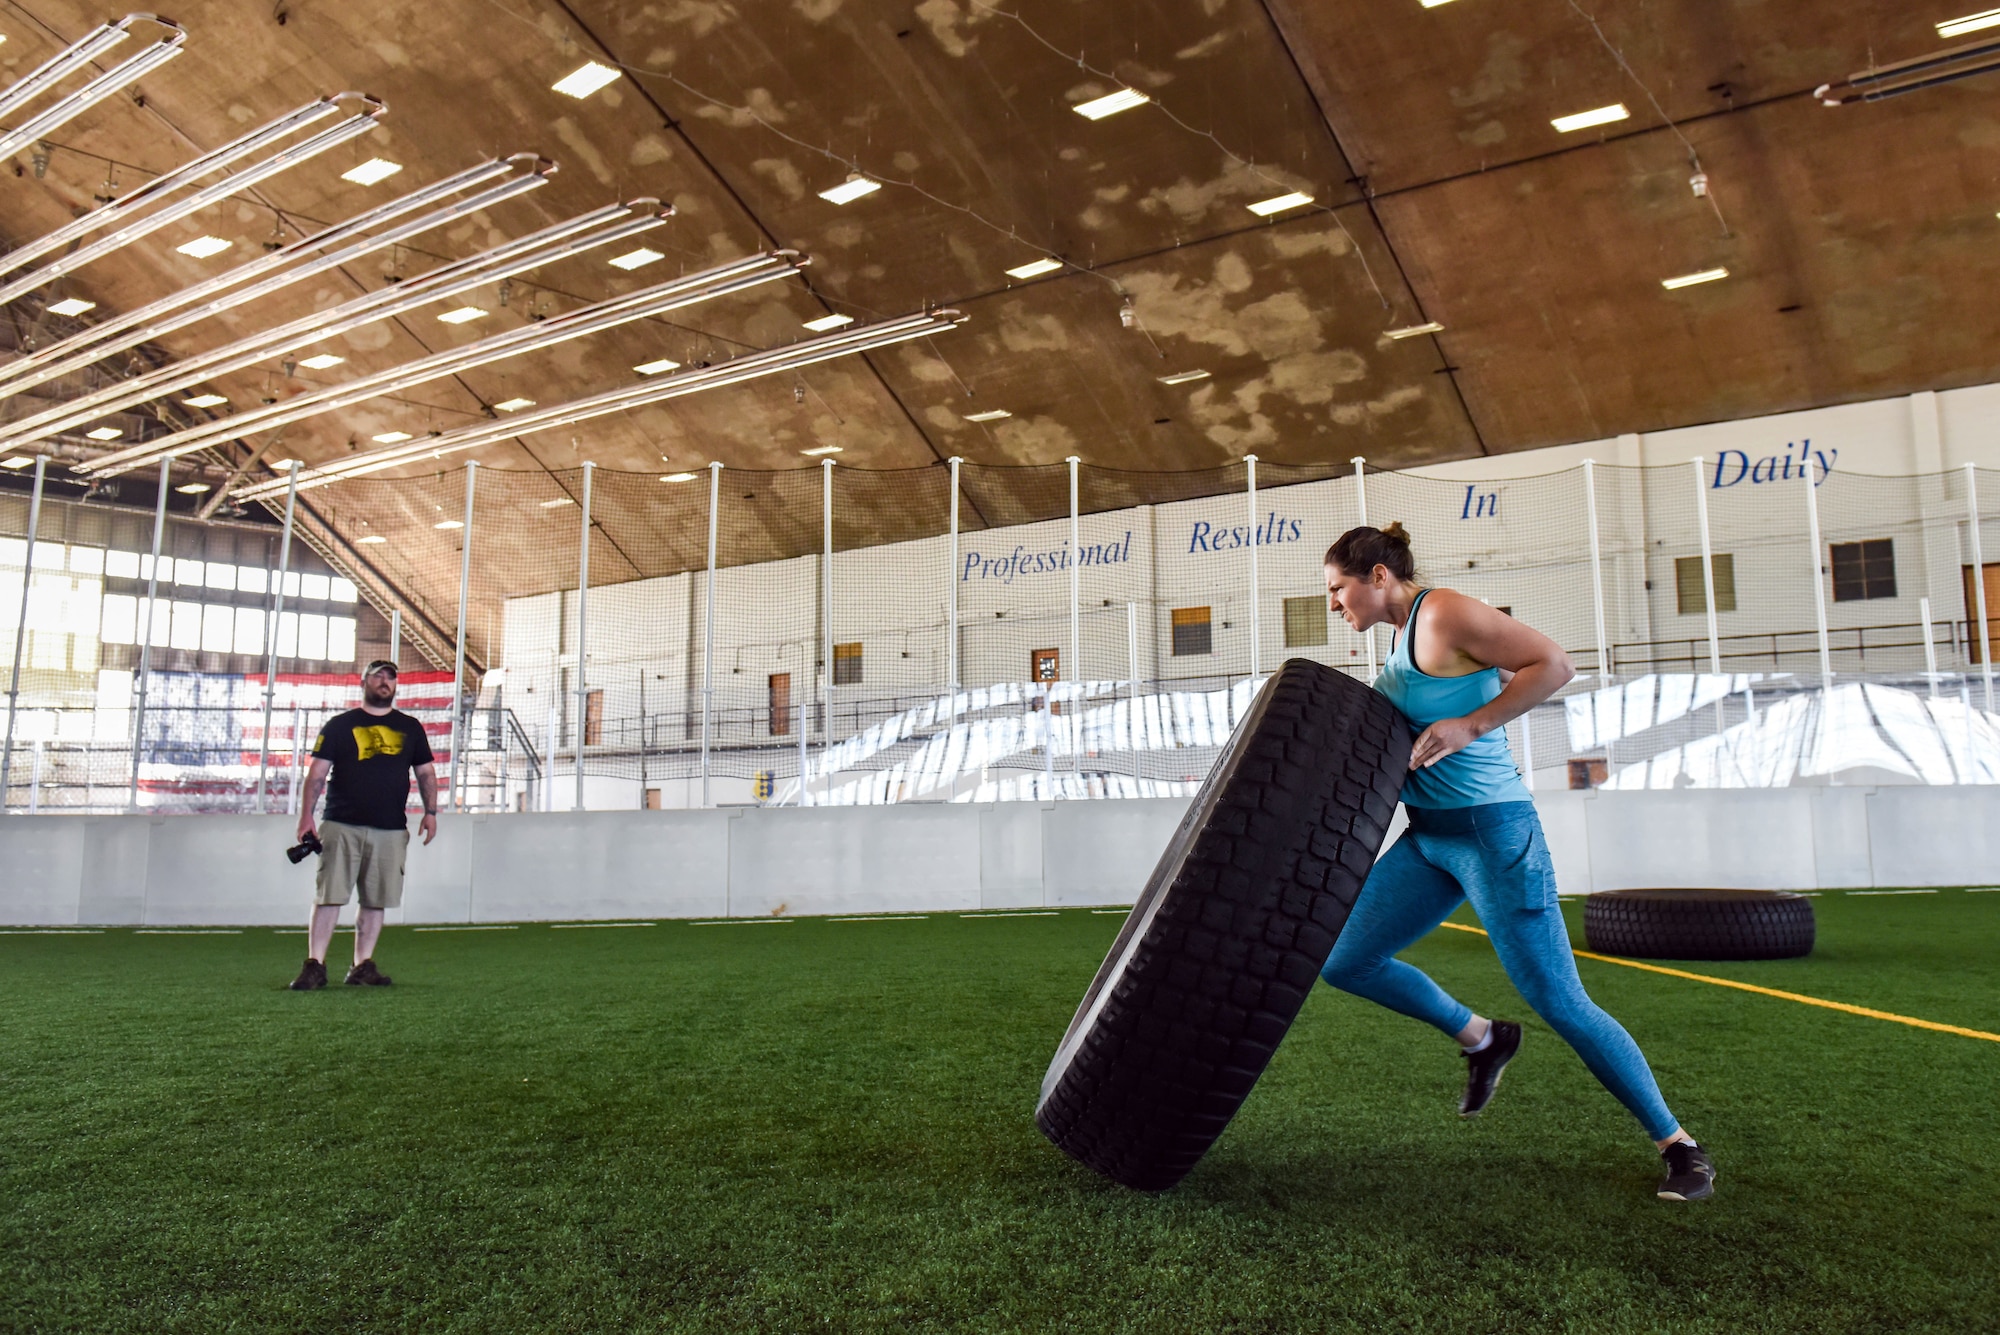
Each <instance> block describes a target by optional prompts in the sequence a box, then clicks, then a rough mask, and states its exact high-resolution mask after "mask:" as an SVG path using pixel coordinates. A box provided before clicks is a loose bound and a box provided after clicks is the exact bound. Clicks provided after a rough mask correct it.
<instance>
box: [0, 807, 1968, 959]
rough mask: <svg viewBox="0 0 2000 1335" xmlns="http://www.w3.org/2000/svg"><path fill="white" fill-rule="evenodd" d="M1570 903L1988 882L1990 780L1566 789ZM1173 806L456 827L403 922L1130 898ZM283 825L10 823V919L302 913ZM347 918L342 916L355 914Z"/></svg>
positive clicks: (181, 820) (6, 824)
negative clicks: (1630, 890) (1602, 894)
mask: <svg viewBox="0 0 2000 1335" xmlns="http://www.w3.org/2000/svg"><path fill="white" fill-rule="evenodd" d="M1538 805H1539V806H1540V808H1541V812H1542V819H1543V823H1544V825H1545V827H1546V828H1547V831H1548V836H1549V844H1550V847H1551V849H1552V851H1553V853H1554V856H1555V862H1556V874H1557V879H1558V882H1559V883H1560V884H1561V886H1562V888H1563V890H1564V891H1565V892H1566V893H1571V894H1580V893H1584V892H1587V891H1590V890H1612V889H1619V888H1623V887H1631V886H1694V885H1720V886H1742V887H1748V888H1755V889H1813V888H1826V889H1834V888H1846V887H1856V886H1921V885H1968V884H1974V885H1976V884H1982V883H1985V882H1988V881H1992V880H1994V879H1995V870H1996V868H2000V819H1996V818H2000V787H1991V786H1989V787H1967V788H1879V789H1877V788H1787V789H1774V790H1770V791H1759V792H1704V791H1700V790H1679V791H1673V792H1658V793H1612V792H1603V791H1595V792H1579V793H1571V792H1560V793H1544V794H1541V795H1540V798H1539V800H1538ZM1185 810H1186V801H1185V800H1184V799H1172V798H1162V799H1154V800H1145V801H1128V802H1058V803H1046V804H1035V803H1026V802H1022V803H1002V804H997V805H986V806H976V805H969V804H967V805H919V804H908V805H903V806H890V807H842V808H825V809H815V808H806V809H803V810H799V809H790V808H780V809H768V810H758V809H735V810H715V811H624V812H609V811H592V812H583V813H573V812H558V813H554V814H550V815H532V816H446V817H445V818H444V819H443V821H442V823H441V828H440V831H439V835H438V838H437V841H436V842H435V843H434V844H432V845H431V846H430V847H428V848H425V847H421V846H413V847H412V848H411V850H410V859H409V871H408V879H407V881H406V884H405V891H404V901H403V907H402V909H401V910H400V911H398V912H395V913H392V914H391V921H399V922H412V923H418V922H432V923H454V922H506V921H534V920H587V919H617V918H627V917H633V918H670V917H673V918H687V917H724V916H735V917H755V916H760V915H770V914H777V915H786V916H791V915H810V914H830V913H881V912H921V911H936V912H950V911H963V910H976V909H995V908H1025V907H1041V906H1058V907H1059V906H1065V905H1079V904H1121V903H1130V902H1131V901H1132V899H1133V897H1134V896H1135V895H1136V894H1137V892H1138V890H1139V889H1140V887H1141V886H1142V885H1144V883H1145V880H1146V877H1147V875H1148V873H1150V872H1151V870H1152V868H1153V864H1154V862H1155V861H1156V860H1157V859H1158V857H1159V855H1160V850H1161V849H1163V848H1164V847H1165V846H1166V842H1167V839H1168V838H1169V837H1170V835H1171V834H1172V832H1173V829H1174V827H1175V825H1176V824H1177V823H1178V822H1179V820H1180V818H1181V815H1182V813H1183V812H1184V811H1185ZM290 836H291V821H290V819H289V818H287V817H283V816H8V817H5V818H0V923H4V924H9V925H15V926H28V925H38V926H39V925H66V924H75V923H92V924H106V925H117V924H129V925H142V924H143V925H158V926H183V925H222V924H228V925H260V924H269V925H274V926H282V925H294V924H297V923H299V922H300V921H302V920H303V919H304V917H305V915H306V913H307V906H308V904H309V902H310V898H311V893H312V878H313V873H314V867H315V864H314V863H313V862H312V861H310V860H308V861H307V862H306V863H304V864H302V865H300V866H297V867H294V866H292V865H291V864H290V863H288V862H286V861H285V859H284V857H283V856H282V854H281V850H282V849H283V848H284V846H285V845H286V844H287V843H289V842H290V841H291V840H290ZM351 912H352V910H351V909H350V913H351Z"/></svg>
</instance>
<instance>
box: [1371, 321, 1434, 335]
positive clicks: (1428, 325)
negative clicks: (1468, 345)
mask: <svg viewBox="0 0 2000 1335" xmlns="http://www.w3.org/2000/svg"><path fill="white" fill-rule="evenodd" d="M1443 332H1444V326H1443V325H1441V324H1439V323H1438V322H1437V321H1436V320H1426V321H1425V322H1424V323H1422V324H1406V325H1404V326H1403V327H1402V328H1401V329H1391V330H1389V331H1387V332H1386V333H1384V334H1383V335H1382V337H1384V338H1416V337H1417V336H1418V335H1420V334H1441V333H1443Z"/></svg>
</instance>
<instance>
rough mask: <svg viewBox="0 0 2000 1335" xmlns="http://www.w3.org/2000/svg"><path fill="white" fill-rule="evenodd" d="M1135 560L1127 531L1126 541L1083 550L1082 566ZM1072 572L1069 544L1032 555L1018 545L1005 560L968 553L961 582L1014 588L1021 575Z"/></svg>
mask: <svg viewBox="0 0 2000 1335" xmlns="http://www.w3.org/2000/svg"><path fill="white" fill-rule="evenodd" d="M1131 559H1132V530H1131V529H1129V528H1128V529H1126V530H1125V536H1124V538H1123V539H1122V540H1116V541H1112V542H1099V543H1093V544H1091V545H1090V546H1088V547H1085V548H1084V549H1083V554H1082V557H1081V559H1080V560H1079V561H1078V562H1077V564H1079V565H1086V566H1098V565H1118V564H1122V563H1123V562H1126V561H1130V560H1131ZM1068 569H1069V544H1068V543H1064V544H1063V545H1062V546H1060V547H1055V548H1051V549H1049V550H1047V551H1030V550H1028V549H1027V548H1026V547H1023V546H1019V545H1016V546H1015V548H1014V550H1013V551H1011V552H1008V553H1007V554H1005V555H1004V556H983V555H981V554H980V553H978V552H967V553H966V554H965V564H964V565H963V566H961V567H960V568H959V572H958V581H959V583H961V584H963V583H966V582H967V581H969V580H972V579H997V580H999V581H1000V582H1001V583H1002V584H1012V583H1013V582H1014V580H1015V578H1016V577H1017V576H1020V575H1050V574H1055V573H1056V572H1058V571H1064V570H1068Z"/></svg>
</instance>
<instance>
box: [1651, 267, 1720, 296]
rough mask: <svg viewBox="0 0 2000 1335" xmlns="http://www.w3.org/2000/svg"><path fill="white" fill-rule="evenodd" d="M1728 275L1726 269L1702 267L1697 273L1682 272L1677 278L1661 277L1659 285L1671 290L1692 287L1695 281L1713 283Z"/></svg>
mask: <svg viewBox="0 0 2000 1335" xmlns="http://www.w3.org/2000/svg"><path fill="white" fill-rule="evenodd" d="M1727 277H1729V270H1727V269H1703V270H1701V271H1700V272H1698V273H1684V274H1682V275H1681V276H1680V277H1678V278H1662V279H1661V280H1660V286H1661V287H1664V288H1665V289H1667V291H1669V292H1671V291H1673V290H1674V289H1675V288H1677V287H1693V286H1694V285H1695V284H1697V283H1713V282H1715V281H1716V280H1717V279H1721V278H1727Z"/></svg>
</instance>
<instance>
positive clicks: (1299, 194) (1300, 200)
mask: <svg viewBox="0 0 2000 1335" xmlns="http://www.w3.org/2000/svg"><path fill="white" fill-rule="evenodd" d="M1312 202H1313V197H1312V196H1311V195H1308V194H1307V193H1306V192H1305V191H1303V190H1294V191H1292V192H1291V193H1290V194H1289V195H1273V196H1272V197H1271V198H1269V199H1260V200H1258V201H1257V202H1256V203H1255V204H1251V205H1249V206H1248V207H1249V209H1250V211H1251V212H1252V213H1254V214H1256V215H1257V216H1258V217H1259V218H1268V217H1270V216H1271V215H1272V214H1274V213H1283V212H1284V211H1285V210H1287V209H1302V208H1304V207H1305V206H1306V205H1308V204H1310V203H1312Z"/></svg>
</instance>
